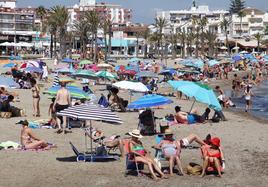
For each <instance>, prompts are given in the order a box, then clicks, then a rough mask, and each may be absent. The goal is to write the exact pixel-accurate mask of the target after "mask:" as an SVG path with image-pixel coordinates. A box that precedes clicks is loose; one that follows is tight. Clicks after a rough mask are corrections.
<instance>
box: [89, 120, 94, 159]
mask: <svg viewBox="0 0 268 187" xmlns="http://www.w3.org/2000/svg"><path fill="white" fill-rule="evenodd" d="M89 122H90V135H92V123H91V120H90V121H89ZM90 152H91V153H90V156H91V159H90V162H93V140H92V138H90Z"/></svg>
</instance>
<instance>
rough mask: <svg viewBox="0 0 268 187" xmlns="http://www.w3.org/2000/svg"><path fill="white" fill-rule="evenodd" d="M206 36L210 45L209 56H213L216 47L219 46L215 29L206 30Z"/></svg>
mask: <svg viewBox="0 0 268 187" xmlns="http://www.w3.org/2000/svg"><path fill="white" fill-rule="evenodd" d="M205 38H206V41H207V46H208V56H210V57H213V55H214V53H215V47H217V45H216V42H217V41H216V39H217V34H216V33H215V32H213V31H206V32H205Z"/></svg>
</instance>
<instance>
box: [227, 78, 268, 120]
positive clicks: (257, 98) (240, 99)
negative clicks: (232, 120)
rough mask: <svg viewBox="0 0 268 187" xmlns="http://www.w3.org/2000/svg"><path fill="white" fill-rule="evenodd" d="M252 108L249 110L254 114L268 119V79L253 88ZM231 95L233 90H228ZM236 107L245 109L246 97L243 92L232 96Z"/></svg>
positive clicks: (241, 109)
mask: <svg viewBox="0 0 268 187" xmlns="http://www.w3.org/2000/svg"><path fill="white" fill-rule="evenodd" d="M252 92H253V94H254V97H252V109H251V110H250V111H248V112H249V113H250V114H251V115H252V116H254V117H257V118H261V119H265V120H268V80H265V81H263V82H262V83H261V84H260V85H259V86H255V87H253V88H252ZM227 95H229V96H231V92H228V94H227ZM232 101H233V102H234V103H235V105H236V108H235V109H234V110H238V111H245V98H244V96H243V93H240V94H238V95H236V96H233V97H232Z"/></svg>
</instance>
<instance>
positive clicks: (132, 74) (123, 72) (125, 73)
mask: <svg viewBox="0 0 268 187" xmlns="http://www.w3.org/2000/svg"><path fill="white" fill-rule="evenodd" d="M118 73H119V74H120V75H130V76H134V75H136V73H137V72H136V71H134V70H124V71H121V72H118Z"/></svg>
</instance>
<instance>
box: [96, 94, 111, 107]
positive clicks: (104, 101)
mask: <svg viewBox="0 0 268 187" xmlns="http://www.w3.org/2000/svg"><path fill="white" fill-rule="evenodd" d="M98 104H99V105H101V106H103V107H104V108H107V107H108V106H109V102H108V101H107V99H106V97H105V96H104V95H102V96H101V97H100V99H99V101H98Z"/></svg>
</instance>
